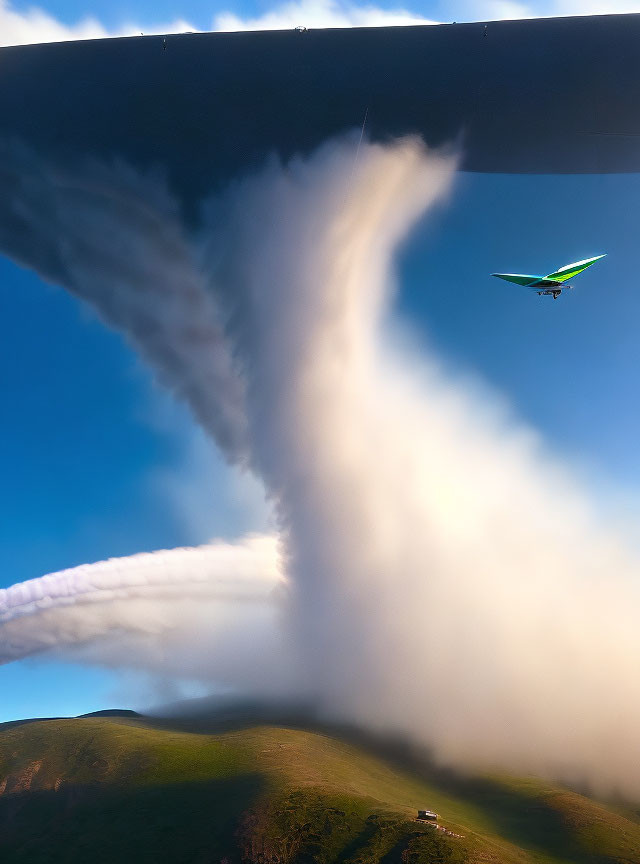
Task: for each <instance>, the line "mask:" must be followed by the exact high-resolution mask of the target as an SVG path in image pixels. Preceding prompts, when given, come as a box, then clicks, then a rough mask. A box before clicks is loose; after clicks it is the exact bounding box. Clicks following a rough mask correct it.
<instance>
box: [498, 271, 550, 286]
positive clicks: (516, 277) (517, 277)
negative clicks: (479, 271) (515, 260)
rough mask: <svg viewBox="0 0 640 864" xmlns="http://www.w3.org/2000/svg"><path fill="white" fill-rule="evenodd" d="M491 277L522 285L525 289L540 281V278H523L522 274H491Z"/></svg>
mask: <svg viewBox="0 0 640 864" xmlns="http://www.w3.org/2000/svg"><path fill="white" fill-rule="evenodd" d="M491 275H492V276H497V277H498V279H504V280H505V281H507V282H513V283H514V284H515V285H524V286H525V288H530V287H533V285H535V283H536V282H539V281H540V279H541V277H540V276H525V275H524V274H522V273H492V274H491Z"/></svg>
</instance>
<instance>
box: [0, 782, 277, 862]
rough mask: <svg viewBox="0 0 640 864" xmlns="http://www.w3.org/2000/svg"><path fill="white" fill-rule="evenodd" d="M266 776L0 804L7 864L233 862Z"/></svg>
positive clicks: (83, 791)
mask: <svg viewBox="0 0 640 864" xmlns="http://www.w3.org/2000/svg"><path fill="white" fill-rule="evenodd" d="M263 789H264V780H263V779H262V778H261V777H260V776H259V775H254V774H247V775H243V776H240V777H231V778H226V779H221V780H214V781H207V782H189V783H172V784H169V785H156V786H150V787H137V788H131V787H126V788H114V787H109V788H108V789H106V788H101V787H99V786H68V787H66V788H65V787H64V786H63V787H62V788H61V789H60V790H59V791H57V792H54V791H53V790H51V791H37V792H22V793H19V794H16V795H9V796H5V797H2V798H0V860H1V861H2V862H3V864H60V862H64V864H87V862H91V864H114V862H115V864H129V862H136V864H178V862H185V864H187V862H189V864H213V862H215V864H219V862H220V861H221V860H223V859H224V858H227V859H228V860H229V864H231V862H236V861H238V860H239V856H238V852H237V838H236V831H237V828H238V820H239V818H240V815H241V814H242V813H243V812H244V811H245V810H246V809H247V808H250V807H251V806H252V805H253V804H254V803H255V801H256V800H257V798H258V797H259V796H260V794H261V792H262V791H263Z"/></svg>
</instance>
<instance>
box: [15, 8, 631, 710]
mask: <svg viewBox="0 0 640 864" xmlns="http://www.w3.org/2000/svg"><path fill="white" fill-rule="evenodd" d="M28 5H29V6H30V5H31V4H26V3H24V4H23V3H20V2H16V3H14V4H13V7H14V8H15V9H17V10H20V9H21V8H27V6H28ZM398 5H404V6H405V7H406V8H409V9H412V10H414V11H419V12H420V13H421V14H423V15H425V16H433V17H438V15H437V14H436V13H437V6H436V5H433V4H432V5H426V6H417V5H416V4H398ZM45 8H46V9H47V10H48V11H49V12H50V13H51V14H52V15H55V17H57V18H58V19H59V20H61V21H62V22H64V23H67V24H72V23H74V22H75V21H76V20H77V19H78V17H81V16H82V15H84V14H85V13H86V7H85V6H84V4H82V3H81V2H79V0H66V2H58V3H55V4H53V3H52V4H48V5H47V6H46V7H45ZM219 8H220V9H222V8H224V9H231V10H232V11H234V12H236V14H242V15H256V14H260V12H261V11H263V9H264V8H266V7H264V6H259V5H257V4H244V5H243V4H238V3H233V4H225V6H224V7H222V6H221V7H219ZM151 10H152V12H151ZM92 13H93V14H95V15H97V16H98V17H99V18H100V19H101V21H102V22H103V23H104V25H105V26H106V27H107V28H109V27H116V26H118V25H119V24H120V23H121V22H122V21H123V20H124V19H126V18H127V17H135V18H136V19H137V20H140V21H143V19H145V18H146V17H147V16H149V17H150V16H151V15H153V20H154V21H157V20H159V19H169V18H174V17H177V16H178V15H179V16H180V17H183V18H189V20H191V21H192V22H193V23H194V25H196V26H201V27H203V28H205V27H207V26H208V23H209V21H210V19H211V14H212V7H211V6H210V4H205V3H203V2H200V0H193V2H190V3H182V4H180V5H179V6H178V5H177V4H175V3H172V2H171V0H159V2H155V3H154V4H153V7H151V6H149V7H143V6H140V5H135V6H129V5H127V4H124V3H120V4H118V3H116V4H113V3H106V2H103V3H100V2H98V3H95V4H93V6H92ZM639 217H640V177H637V176H631V177H629V176H620V177H616V176H612V177H600V176H590V177H508V176H500V175H498V176H489V175H460V176H459V177H458V181H457V184H456V188H455V191H454V195H453V198H452V200H451V202H450V203H449V204H448V205H446V206H443V207H442V208H440V210H439V211H438V213H437V214H436V216H435V217H434V218H432V219H430V220H429V221H428V222H427V223H426V224H425V225H423V226H421V227H420V229H419V230H418V231H417V232H416V233H415V234H414V235H413V237H412V239H411V241H410V242H409V243H408V245H407V247H406V248H405V250H404V254H403V258H402V261H401V278H400V285H401V290H400V295H399V298H398V308H399V309H400V311H401V312H402V313H403V314H404V315H405V316H406V317H407V318H408V319H409V320H410V321H411V322H412V325H413V327H414V328H415V330H416V331H417V333H418V337H419V339H423V340H425V342H427V343H428V344H429V345H431V346H435V348H436V349H437V352H438V353H439V355H440V356H441V357H443V358H444V359H445V362H446V363H447V364H448V365H449V367H450V368H452V369H455V370H457V371H458V372H460V373H461V374H473V375H476V376H478V377H479V378H480V379H481V380H483V381H485V382H487V383H488V384H489V385H490V386H492V387H494V388H495V389H496V390H497V391H498V393H499V394H501V395H502V396H503V397H504V399H505V400H506V402H507V403H508V405H510V406H511V409H512V411H513V413H514V414H515V415H516V416H517V417H519V418H520V419H522V420H524V421H526V422H527V423H529V424H531V425H532V426H533V427H535V428H536V429H538V430H539V431H540V433H541V434H542V436H543V438H544V439H545V440H546V441H547V442H548V443H549V445H550V447H551V448H552V449H553V450H554V451H555V452H558V453H560V454H562V455H563V456H565V457H567V458H569V459H570V460H571V461H573V462H575V463H576V464H578V465H579V466H580V467H581V468H582V469H584V470H585V471H587V472H588V473H589V474H590V476H591V479H592V482H593V484H594V486H598V485H599V484H600V486H601V487H602V488H606V487H607V486H608V484H610V485H611V486H612V487H614V488H621V489H623V490H626V491H628V492H629V493H630V494H632V495H635V494H636V492H637V490H638V488H640V455H639V453H638V446H637V441H638V440H639V438H640V411H639V409H638V387H637V369H638V368H640V343H639V341H638V325H637V321H638V319H639V317H640V299H639V293H638V284H637V277H636V275H635V274H636V266H635V261H636V250H637V240H636V229H635V226H637V224H638V223H639V222H640V218H639ZM600 252H607V253H608V257H607V258H606V259H604V260H603V261H602V262H600V263H598V264H597V265H596V266H595V267H594V268H592V270H591V271H589V272H587V273H585V274H583V276H582V277H580V278H579V279H578V280H576V285H577V288H576V291H575V292H573V294H570V295H568V296H567V297H562V298H560V300H559V301H557V302H553V301H551V300H550V298H538V297H537V296H535V295H531V294H530V293H529V292H527V291H525V290H524V289H519V288H517V287H516V286H512V285H508V284H506V283H500V282H499V281H498V280H495V279H491V278H490V277H489V276H488V274H489V273H491V272H492V271H494V270H501V271H507V272H514V271H515V272H532V273H536V272H549V271H552V270H554V269H556V268H557V267H559V266H561V265H563V264H565V263H568V262H570V261H574V260H577V259H580V258H584V257H587V256H590V255H595V254H598V253H600ZM0 320H1V321H2V322H3V328H2V338H1V339H0V370H2V371H1V374H0V405H2V407H3V412H2V416H3V420H2V424H1V426H0V475H1V477H2V484H1V487H0V587H3V586H7V585H10V584H12V583H14V582H18V581H21V580H23V579H28V578H32V577H37V576H40V575H42V574H43V573H45V572H50V571H52V570H56V569H61V568H64V567H70V566H74V565H76V564H80V563H83V562H86V561H94V560H99V559H101V558H105V557H109V556H122V555H129V554H132V553H134V552H138V551H142V550H152V549H158V548H169V547H173V546H179V545H193V544H197V543H202V542H205V541H206V540H208V539H210V538H211V537H212V536H226V537H233V536H234V535H237V534H241V533H242V532H244V531H245V530H247V529H250V528H261V527H262V524H261V519H262V516H261V513H260V510H259V508H258V509H257V510H256V508H255V506H254V505H255V502H254V501H253V500H252V493H250V492H247V491H246V490H243V489H242V488H241V487H239V486H238V485H237V481H236V480H235V479H234V478H233V477H232V476H231V475H230V474H229V473H228V471H227V469H226V468H225V467H224V465H223V463H222V461H221V459H220V458H219V457H218V456H217V455H216V454H215V453H213V451H212V450H211V448H210V447H209V445H208V444H207V442H206V441H205V440H204V438H203V436H202V435H201V434H200V433H199V432H198V430H197V429H195V427H194V424H193V423H192V421H191V419H190V417H189V415H188V413H187V411H186V410H185V409H184V408H183V407H182V406H178V405H175V404H174V403H173V401H172V399H171V398H170V397H169V396H168V395H167V394H165V393H164V392H163V391H162V390H161V389H160V388H158V387H157V386H156V385H155V384H154V382H153V378H152V375H151V373H150V371H149V370H148V369H147V368H146V367H145V366H144V365H143V363H142V362H141V361H140V360H139V359H138V358H137V357H136V355H135V354H134V353H133V352H132V351H131V349H130V348H129V347H128V346H127V344H126V343H125V342H124V341H123V339H122V337H121V336H120V335H118V334H116V333H113V332H111V331H109V330H107V329H106V328H105V327H104V326H103V325H102V324H101V323H100V321H99V320H97V319H96V317H95V316H94V315H93V314H92V313H91V312H89V311H88V310H87V309H86V308H85V307H84V306H82V305H81V304H80V302H79V301H77V300H76V299H75V298H73V297H71V296H70V295H68V294H66V293H65V292H63V291H61V290H58V289H56V288H54V287H51V286H48V285H45V284H44V283H42V282H41V281H40V280H39V279H38V278H37V277H35V276H34V275H33V274H31V273H29V272H26V271H24V270H21V269H20V268H18V267H17V266H16V265H14V264H13V263H11V262H9V261H8V260H6V259H2V258H0ZM127 698H130V701H132V702H134V703H135V699H132V700H131V697H130V695H129V697H127V696H126V694H123V691H122V687H121V684H120V678H119V676H118V677H116V676H115V675H114V674H112V673H111V672H109V671H105V670H95V669H87V668H83V667H78V666H73V665H70V664H62V663H46V662H38V661H28V662H22V663H16V664H12V665H10V666H5V667H0V721H2V720H6V719H12V718H15V717H23V716H34V715H45V716H46V715H49V716H50V715H56V714H74V713H79V712H80V711H88V710H94V709H96V708H100V707H108V706H109V705H111V704H113V703H114V700H116V701H119V702H120V704H122V703H123V701H126V699H127Z"/></svg>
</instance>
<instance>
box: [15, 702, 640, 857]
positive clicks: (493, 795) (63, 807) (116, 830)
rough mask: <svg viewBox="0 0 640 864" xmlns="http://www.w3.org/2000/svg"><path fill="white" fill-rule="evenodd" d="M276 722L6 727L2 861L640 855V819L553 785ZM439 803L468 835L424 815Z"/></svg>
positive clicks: (445, 819) (134, 721) (94, 721)
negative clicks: (198, 728)
mask: <svg viewBox="0 0 640 864" xmlns="http://www.w3.org/2000/svg"><path fill="white" fill-rule="evenodd" d="M398 765H399V762H397V761H395V762H394V761H392V760H389V759H382V758H380V757H379V756H375V755H373V754H372V753H371V751H370V750H368V749H366V748H364V747H358V746H355V745H354V744H352V743H348V742H347V741H345V740H343V739H342V738H340V737H337V736H334V735H328V734H321V733H319V732H315V731H307V730H304V729H299V728H287V727H285V726H276V725H260V726H245V727H244V728H241V729H240V728H237V729H231V730H226V731H220V732H217V733H215V734H211V733H203V732H185V731H174V730H172V729H167V728H157V725H155V726H154V725H151V723H150V721H146V720H145V719H144V718H137V717H135V716H127V717H117V716H99V717H96V716H94V717H85V718H79V719H75V720H43V721H35V722H29V723H23V724H5V725H4V726H0V861H1V862H3V864H14V862H15V864H18V862H20V864H45V862H47V864H48V862H51V864H53V862H55V864H62V862H63V864H76V862H77V864H80V862H82V864H102V862H121V864H125V862H140V864H143V862H144V864H146V862H149V864H152V862H153V864H160V862H185V864H187V862H189V864H191V862H193V864H208V862H215V864H220V862H222V864H242V862H245V864H289V862H292V864H293V862H296V864H298V862H299V864H310V862H318V864H330V862H339V861H340V862H350V864H365V862H382V864H435V862H442V864H445V862H446V864H449V862H450V864H481V862H485V864H488V862H500V864H533V862H538V864H540V862H544V864H560V862H563V864H564V862H585V864H586V862H589V864H614V862H616V864H622V862H624V864H636V862H637V864H640V819H639V818H638V817H637V815H634V814H633V813H632V812H629V813H624V812H622V811H621V810H620V809H616V808H613V807H606V806H604V805H602V804H600V803H597V802H595V801H593V800H591V799H589V798H587V797H584V796H582V795H579V794H577V793H575V792H572V791H570V790H568V789H565V788H563V787H560V786H556V785H553V784H551V783H547V782H544V781H540V780H534V779H531V778H528V779H514V778H504V777H501V778H489V777H483V778H474V779H466V780H463V779H460V778H455V777H453V776H452V775H449V776H446V775H439V774H437V773H436V772H430V771H428V770H426V769H422V770H418V769H416V768H413V769H409V768H407V767H406V766H405V767H404V768H400V767H398ZM419 807H421V808H425V807H426V808H430V809H434V810H436V811H437V812H438V813H439V814H440V817H441V818H440V821H441V823H442V824H443V825H444V826H445V827H446V828H447V829H449V830H450V831H451V832H453V833H455V834H461V835H464V836H463V837H454V836H450V835H448V834H445V833H444V832H441V831H436V830H435V829H434V828H433V827H431V826H428V825H423V824H421V823H418V822H416V821H415V820H414V818H413V817H414V816H415V814H416V810H417V809H418V808H419Z"/></svg>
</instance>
